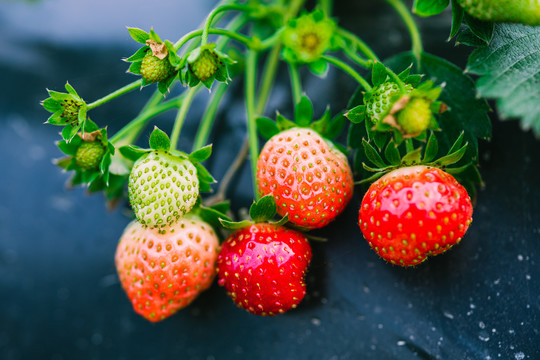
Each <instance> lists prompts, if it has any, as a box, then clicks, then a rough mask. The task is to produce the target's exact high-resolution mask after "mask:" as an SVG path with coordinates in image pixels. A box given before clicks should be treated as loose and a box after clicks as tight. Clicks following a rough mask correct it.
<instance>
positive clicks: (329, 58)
mask: <svg viewBox="0 0 540 360" xmlns="http://www.w3.org/2000/svg"><path fill="white" fill-rule="evenodd" d="M321 59H324V60H326V61H328V62H329V63H330V64H332V65H334V66H336V67H338V68H340V69H341V70H343V71H345V72H346V73H347V74H349V75H350V76H352V77H353V78H354V79H355V80H356V81H358V83H359V84H360V85H361V86H362V87H363V88H364V89H365V90H366V91H370V90H371V85H369V83H368V82H367V81H366V80H365V79H364V78H363V77H362V76H360V74H358V73H357V72H356V71H355V70H354V69H353V68H352V67H350V66H349V65H348V64H346V63H344V62H343V61H341V60H339V59H337V58H335V57H333V56H329V55H323V56H321Z"/></svg>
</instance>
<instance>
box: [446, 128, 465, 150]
mask: <svg viewBox="0 0 540 360" xmlns="http://www.w3.org/2000/svg"><path fill="white" fill-rule="evenodd" d="M464 135H465V133H464V132H461V134H460V135H459V137H458V138H457V139H456V141H454V144H452V147H451V148H450V150H448V154H447V155H450V154H451V153H453V152H456V151H458V149H459V148H460V147H461V144H463V137H464Z"/></svg>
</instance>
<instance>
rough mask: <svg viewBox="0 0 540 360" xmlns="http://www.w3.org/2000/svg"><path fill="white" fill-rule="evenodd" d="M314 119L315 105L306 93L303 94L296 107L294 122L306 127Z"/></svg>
mask: <svg viewBox="0 0 540 360" xmlns="http://www.w3.org/2000/svg"><path fill="white" fill-rule="evenodd" d="M312 120H313V105H312V104H311V100H309V98H308V97H307V96H306V95H302V97H301V98H300V101H299V102H298V104H296V106H295V108H294V122H295V123H296V124H297V125H298V126H300V127H306V126H309V125H310V124H311V121H312Z"/></svg>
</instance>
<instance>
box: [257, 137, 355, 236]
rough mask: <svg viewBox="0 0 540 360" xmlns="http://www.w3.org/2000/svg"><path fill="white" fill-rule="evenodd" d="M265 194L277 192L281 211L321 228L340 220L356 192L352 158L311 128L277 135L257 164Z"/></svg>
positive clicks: (295, 221)
mask: <svg viewBox="0 0 540 360" xmlns="http://www.w3.org/2000/svg"><path fill="white" fill-rule="evenodd" d="M257 182H258V187H259V192H260V194H261V195H268V194H272V195H273V196H274V198H275V199H276V203H277V211H278V214H280V215H281V216H284V215H285V214H289V221H290V222H291V223H293V224H295V225H300V226H303V227H306V228H311V229H314V228H320V227H323V226H325V225H327V224H328V223H329V222H331V221H332V220H334V219H335V217H336V216H338V215H339V214H340V213H341V212H342V211H343V209H345V206H346V205H347V203H348V202H349V200H350V199H351V197H352V193H353V186H354V184H353V176H352V171H351V168H350V166H349V163H348V162H347V158H346V157H345V155H343V154H342V153H341V152H340V151H339V150H337V149H336V148H335V147H334V146H333V145H330V144H329V143H327V142H326V141H325V140H324V139H323V138H322V137H321V136H320V135H319V134H317V133H316V132H315V131H313V130H312V129H308V128H292V129H289V130H286V131H283V132H281V133H279V134H277V135H274V136H273V137H272V138H271V139H270V140H269V141H268V142H267V143H266V145H265V146H264V148H263V149H262V151H261V154H260V155H259V160H258V163H257Z"/></svg>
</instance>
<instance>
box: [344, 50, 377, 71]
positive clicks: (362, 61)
mask: <svg viewBox="0 0 540 360" xmlns="http://www.w3.org/2000/svg"><path fill="white" fill-rule="evenodd" d="M343 52H344V53H345V55H347V57H348V58H349V59H351V60H352V61H354V62H355V63H356V64H358V65H360V66H362V67H365V68H366V69H371V68H372V67H373V60H366V59H363V58H361V57H360V56H358V54H356V52H355V51H352V50H350V49H349V48H345V49H343Z"/></svg>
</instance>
